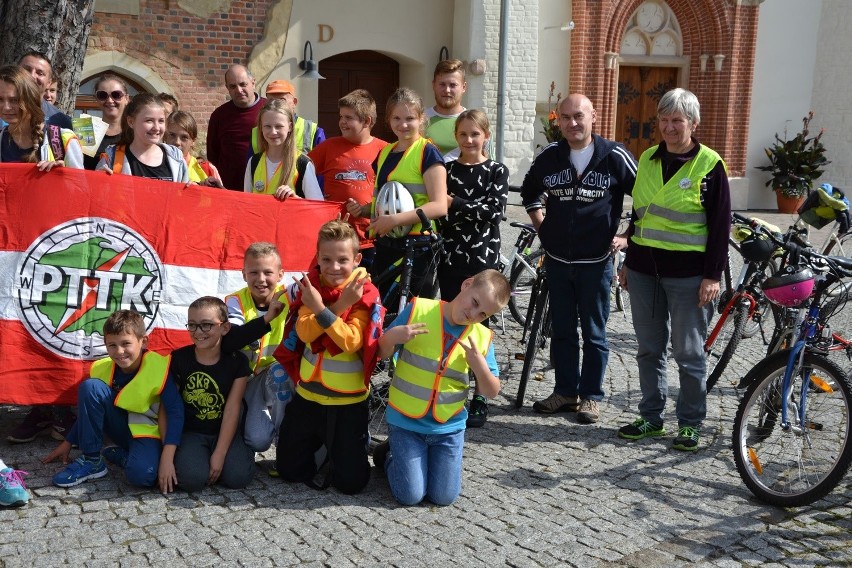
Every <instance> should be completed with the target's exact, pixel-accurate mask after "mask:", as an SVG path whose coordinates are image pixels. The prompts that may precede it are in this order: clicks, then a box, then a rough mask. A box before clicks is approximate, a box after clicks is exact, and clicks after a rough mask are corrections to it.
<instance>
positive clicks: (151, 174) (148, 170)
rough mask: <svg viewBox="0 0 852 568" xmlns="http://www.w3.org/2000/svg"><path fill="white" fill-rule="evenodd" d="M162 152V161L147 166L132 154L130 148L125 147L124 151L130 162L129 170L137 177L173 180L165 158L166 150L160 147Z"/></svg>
mask: <svg viewBox="0 0 852 568" xmlns="http://www.w3.org/2000/svg"><path fill="white" fill-rule="evenodd" d="M160 151H161V152H162V153H163V161H162V162H160V165H159V166H148V165H146V164H143V163H142V162H140V161H139V158H137V157H136V156H134V155H133V152H131V151H130V148H125V149H124V153H125V155H126V156H127V162H128V163H129V164H130V172H131V173H132V174H133V175H135V176H137V177H146V178H150V179H160V180H163V181H174V180H173V178H172V170H171V168H169V162H168V159H167V158H166V151H165V150H163V148H162V147H160Z"/></svg>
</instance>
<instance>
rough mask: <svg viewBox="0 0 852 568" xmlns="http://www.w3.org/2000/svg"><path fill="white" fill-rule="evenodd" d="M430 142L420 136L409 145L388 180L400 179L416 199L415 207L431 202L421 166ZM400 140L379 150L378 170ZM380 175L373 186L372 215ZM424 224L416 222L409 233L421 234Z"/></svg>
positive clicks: (379, 170)
mask: <svg viewBox="0 0 852 568" xmlns="http://www.w3.org/2000/svg"><path fill="white" fill-rule="evenodd" d="M428 143H429V139H428V138H424V137H422V136H421V137H420V138H418V139H417V141H416V142H414V144H412V145H411V146H409V147H408V148H407V149H406V150H405V152H404V153H403V155H402V159H400V161H399V163H398V164H397V165H396V167H395V168H394V169H393V170H391V172H390V173H389V174H388V179H387V181H398V182H399V183H401V184H402V185H404V186H405V188H406V189H408V192H409V193H411V197H412V198H413V199H414V206H415V207H423V205H425V204H427V203H429V195H428V194H427V193H426V185H425V184H424V183H423V173H422V172H421V171H420V168H421V167H422V165H423V152H424V151H425V150H426V144H428ZM397 144H399V142H395V143H393V144H388V145H387V146H385V147H384V148H382V150H381V152H379V157H378V163H377V168H376V171H377V172H381V171H382V164H384V163H385V160H386V159H387V157H388V155H389V154H390V153H391V150H393V149H394V148H396V145H397ZM379 189H380V188H379V176H378V174H377V175H376V185H375V187H374V188H373V202H372V203H371V204H370V215H371V216H375V213H376V197H377V196H378V195H379ZM421 232H422V226H421V224H420V223H416V224H415V225H413V226H412V227H411V231H410V232H409V234H412V235H414V234H420V233H421Z"/></svg>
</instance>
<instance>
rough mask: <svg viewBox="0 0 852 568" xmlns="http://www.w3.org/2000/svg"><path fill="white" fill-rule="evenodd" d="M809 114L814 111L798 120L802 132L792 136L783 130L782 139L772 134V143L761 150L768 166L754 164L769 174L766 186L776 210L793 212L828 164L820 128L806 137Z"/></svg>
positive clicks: (812, 114)
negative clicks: (816, 132)
mask: <svg viewBox="0 0 852 568" xmlns="http://www.w3.org/2000/svg"><path fill="white" fill-rule="evenodd" d="M813 117H814V113H813V112H809V113H808V116H806V117H805V118H803V119H802V131H801V132H799V133H797V134H796V135H795V136H794V137H793V138H789V139H788V138H787V130H786V129H784V139H783V140H782V139H781V138H780V137H779V136H778V135H777V134H776V135H775V143H774V144H773V145H772V146H770V147H769V148H766V149H765V151H766V156H767V157H768V158H769V165H768V166H758V167H757V169H759V170H762V171H764V172H769V173H770V174H771V175H772V177H771V178H770V179H769V181H767V182H766V186H767V187H771V188H772V189H774V190H775V195H776V197H777V199H778V210H779V211H781V212H782V213H795V211H796V209H798V208H799V205H800V204H801V203H802V201H804V199H805V198H806V197H807V196H808V193H809V192H810V190H811V187H812V186H813V182H814V180H817V179H819V177H820V176H821V175H822V173H823V167H824V166H825V165H826V164H828V163H829V161H828V159H827V158H826V157H825V146H823V144H822V141H821V140H820V139H821V138H822V134H823V131H822V130H820V132H819V134H817V135H816V136H810V137H809V136H808V134H809V126H810V123H811V120H812V119H813Z"/></svg>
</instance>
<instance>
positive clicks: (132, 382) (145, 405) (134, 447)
mask: <svg viewBox="0 0 852 568" xmlns="http://www.w3.org/2000/svg"><path fill="white" fill-rule="evenodd" d="M103 331H104V343H105V344H106V348H107V353H108V354H109V357H107V358H104V359H99V360H97V361H95V362H94V363H92V368H91V371H90V374H91V377H92V378H89V379H86V380H85V381H83V382H82V383H81V384H80V387H79V390H78V395H77V421H76V422H75V423H74V425H73V426H72V427H71V429H70V431H69V433H68V435H67V436H66V439H65V441H64V442H62V443H61V444H59V446H58V447H57V448H56V449H55V450H53V452H51V453H50V455H48V456H47V457H45V458H44V459H43V460H42V461H43V462H44V463H49V462H51V461H53V460H55V459H57V458H61V459H62V461H63V463H68V461H69V457H68V454H69V453H70V451H71V446H72V444H75V445H77V446H79V447H80V450H81V451H82V452H83V454H82V455H81V456H80V457H78V458H77V459H76V460H74V461H73V462H71V463H70V464H69V465H68V467H66V468H65V469H63V470H62V471H60V472H59V473H57V474H56V475H54V476H53V484H54V485H56V486H58V487H73V486H75V485H79V484H81V483H83V482H84V481H86V480H89V479H97V478H100V477H104V476H105V475H106V474H107V467H106V464H105V463H104V457H106V458H107V459H108V460H109V461H111V462H113V463H116V464H118V465H119V466H121V467H122V468H123V469H124V473H125V475H126V476H127V481H128V482H129V483H131V484H133V485H141V486H143V487H151V486H153V485H154V483H155V482H157V480H158V477H164V476H165V474H161V473H158V471H159V465H160V459H161V454H162V457H164V458H167V459H166V460H164V461H166V462H168V463H171V458H172V457H173V456H174V453H175V450H176V449H177V445H178V444H179V443H180V436H181V431H182V430H183V403H182V402H181V399H180V395H179V394H178V391H177V387H176V386H175V383H174V381H173V379H172V376H171V374H170V373H169V361H170V357H168V356H163V355H159V354H158V353H154V352H153V351H146V350H145V348H146V347H147V345H148V337H147V336H146V335H145V322H144V320H143V319H142V316H141V315H139V314H138V313H136V312H134V311H131V310H119V311H117V312H115V313H114V314H112V315H111V316H109V317H108V318H107V320H106V322H104V329H103ZM161 404H162V406H163V408H164V410H165V415H166V421H167V428H166V432H165V438H164V439H163V440H162V443H161V442H160V437H161V436H160V435H161V432H160V428H159V425H158V415H159V412H160V405H161ZM104 434H106V435H107V436H109V437H110V439H111V440H112V441H113V442H114V443H115V444H117V446H114V447H109V448H106V449H104V455H103V457H102V456H101V446H103V440H104Z"/></svg>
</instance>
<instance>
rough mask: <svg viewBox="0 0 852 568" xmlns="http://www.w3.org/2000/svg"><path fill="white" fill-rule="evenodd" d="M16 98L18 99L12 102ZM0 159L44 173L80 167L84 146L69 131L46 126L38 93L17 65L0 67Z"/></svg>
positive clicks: (29, 77) (30, 80)
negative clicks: (3, 121) (21, 163)
mask: <svg viewBox="0 0 852 568" xmlns="http://www.w3.org/2000/svg"><path fill="white" fill-rule="evenodd" d="M15 101H17V102H15ZM0 113H2V115H0V118H2V119H3V120H5V121H6V122H7V123H8V125H7V126H4V127H3V128H0V162H7V163H8V162H29V163H33V164H35V165H36V167H38V169H39V170H41V171H43V172H47V171H50V170H51V169H52V168H56V167H62V166H65V167H69V168H77V169H82V168H83V149H82V148H81V147H80V141H79V140H77V136H76V135H75V134H74V132H72V131H71V130H66V129H64V128H59V127H57V126H47V125H45V122H44V112H42V110H41V92H40V90H39V88H38V86H37V85H36V84H35V81H33V79H32V77H31V76H30V74H29V73H28V72H27V71H26V70H25V69H23V68H22V67H19V66H18V65H6V66H4V67H2V68H0Z"/></svg>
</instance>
